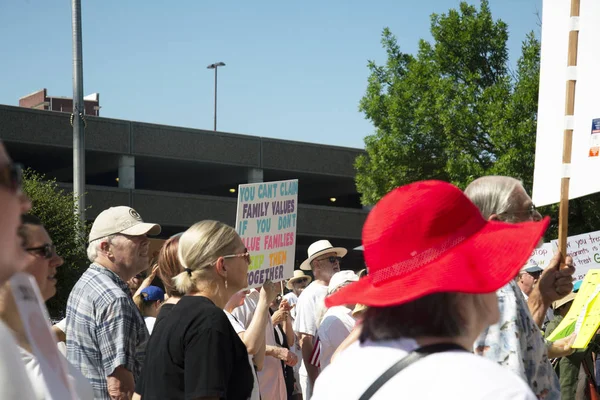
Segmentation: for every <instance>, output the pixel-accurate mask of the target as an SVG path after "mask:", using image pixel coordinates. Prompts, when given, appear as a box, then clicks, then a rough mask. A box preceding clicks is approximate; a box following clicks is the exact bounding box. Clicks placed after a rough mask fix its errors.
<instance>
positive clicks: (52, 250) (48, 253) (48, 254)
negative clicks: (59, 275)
mask: <svg viewBox="0 0 600 400" xmlns="http://www.w3.org/2000/svg"><path fill="white" fill-rule="evenodd" d="M25 251H33V252H37V253H38V254H40V255H41V256H42V257H44V258H45V259H47V260H49V259H51V258H52V257H54V255H55V254H56V246H55V245H54V244H50V243H46V244H45V245H43V246H39V247H29V248H27V249H25Z"/></svg>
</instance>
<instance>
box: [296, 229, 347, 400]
mask: <svg viewBox="0 0 600 400" xmlns="http://www.w3.org/2000/svg"><path fill="white" fill-rule="evenodd" d="M347 252H348V251H347V250H346V249H344V248H341V247H333V246H332V245H331V243H330V242H329V241H328V240H319V241H316V242H314V243H313V244H311V245H310V246H309V247H308V258H307V259H306V260H305V261H304V262H303V263H302V264H301V265H300V269H303V270H312V273H313V276H314V277H315V280H314V281H313V282H312V283H311V284H310V285H308V286H307V288H306V289H304V291H303V292H302V293H301V294H300V297H298V303H297V304H296V318H295V319H294V332H296V335H297V336H298V342H299V344H300V348H301V349H302V361H301V365H300V372H299V375H300V386H301V387H302V397H303V398H304V400H309V399H310V398H311V396H312V387H313V385H314V383H315V380H316V379H317V377H318V376H319V369H318V368H317V367H315V366H314V365H312V364H311V363H310V361H311V357H312V355H313V354H312V353H313V350H314V344H315V342H314V340H315V336H316V333H317V325H318V324H317V317H318V313H319V311H320V310H321V308H322V307H324V300H325V296H327V286H328V285H329V281H330V280H331V277H332V276H333V275H334V274H335V273H336V272H339V271H340V261H341V259H342V257H344V256H345V255H346V253H347Z"/></svg>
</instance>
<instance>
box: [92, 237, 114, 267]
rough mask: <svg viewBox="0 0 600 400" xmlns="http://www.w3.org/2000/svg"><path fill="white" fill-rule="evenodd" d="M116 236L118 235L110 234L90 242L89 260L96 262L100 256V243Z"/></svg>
mask: <svg viewBox="0 0 600 400" xmlns="http://www.w3.org/2000/svg"><path fill="white" fill-rule="evenodd" d="M116 236H117V235H109V236H106V237H103V238H100V239H96V240H92V241H91V242H90V244H88V248H87V256H88V260H90V262H95V261H96V259H97V258H98V250H100V244H102V242H110V241H111V240H112V239H114V238H115V237H116Z"/></svg>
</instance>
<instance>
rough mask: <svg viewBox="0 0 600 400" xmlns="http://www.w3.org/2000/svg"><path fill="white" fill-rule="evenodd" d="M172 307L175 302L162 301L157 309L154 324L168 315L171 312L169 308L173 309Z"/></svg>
mask: <svg viewBox="0 0 600 400" xmlns="http://www.w3.org/2000/svg"><path fill="white" fill-rule="evenodd" d="M173 307H175V304H172V303H163V305H161V306H160V311H158V315H157V316H156V321H154V326H156V324H158V323H159V322H160V321H162V320H163V319H164V318H165V317H166V316H167V315H169V313H170V312H171V310H172V309H173Z"/></svg>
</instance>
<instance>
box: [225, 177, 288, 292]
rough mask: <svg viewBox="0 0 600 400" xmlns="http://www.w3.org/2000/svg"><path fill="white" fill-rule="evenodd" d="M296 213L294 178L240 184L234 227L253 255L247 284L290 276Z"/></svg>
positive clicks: (252, 284) (260, 284)
mask: <svg viewBox="0 0 600 400" xmlns="http://www.w3.org/2000/svg"><path fill="white" fill-rule="evenodd" d="M297 215H298V180H297V179H293V180H289V181H277V182H264V183H251V184H247V185H240V186H239V188H238V206H237V218H236V223H235V226H236V230H237V233H238V235H240V237H241V238H242V240H243V242H244V244H245V246H246V248H247V249H248V251H249V252H250V255H251V257H252V262H251V264H250V266H249V267H248V286H249V287H258V286H262V284H263V283H264V282H265V281H266V280H267V279H270V280H272V281H273V282H278V281H282V280H284V279H287V278H291V277H292V275H293V273H294V260H295V253H296V222H297Z"/></svg>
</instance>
